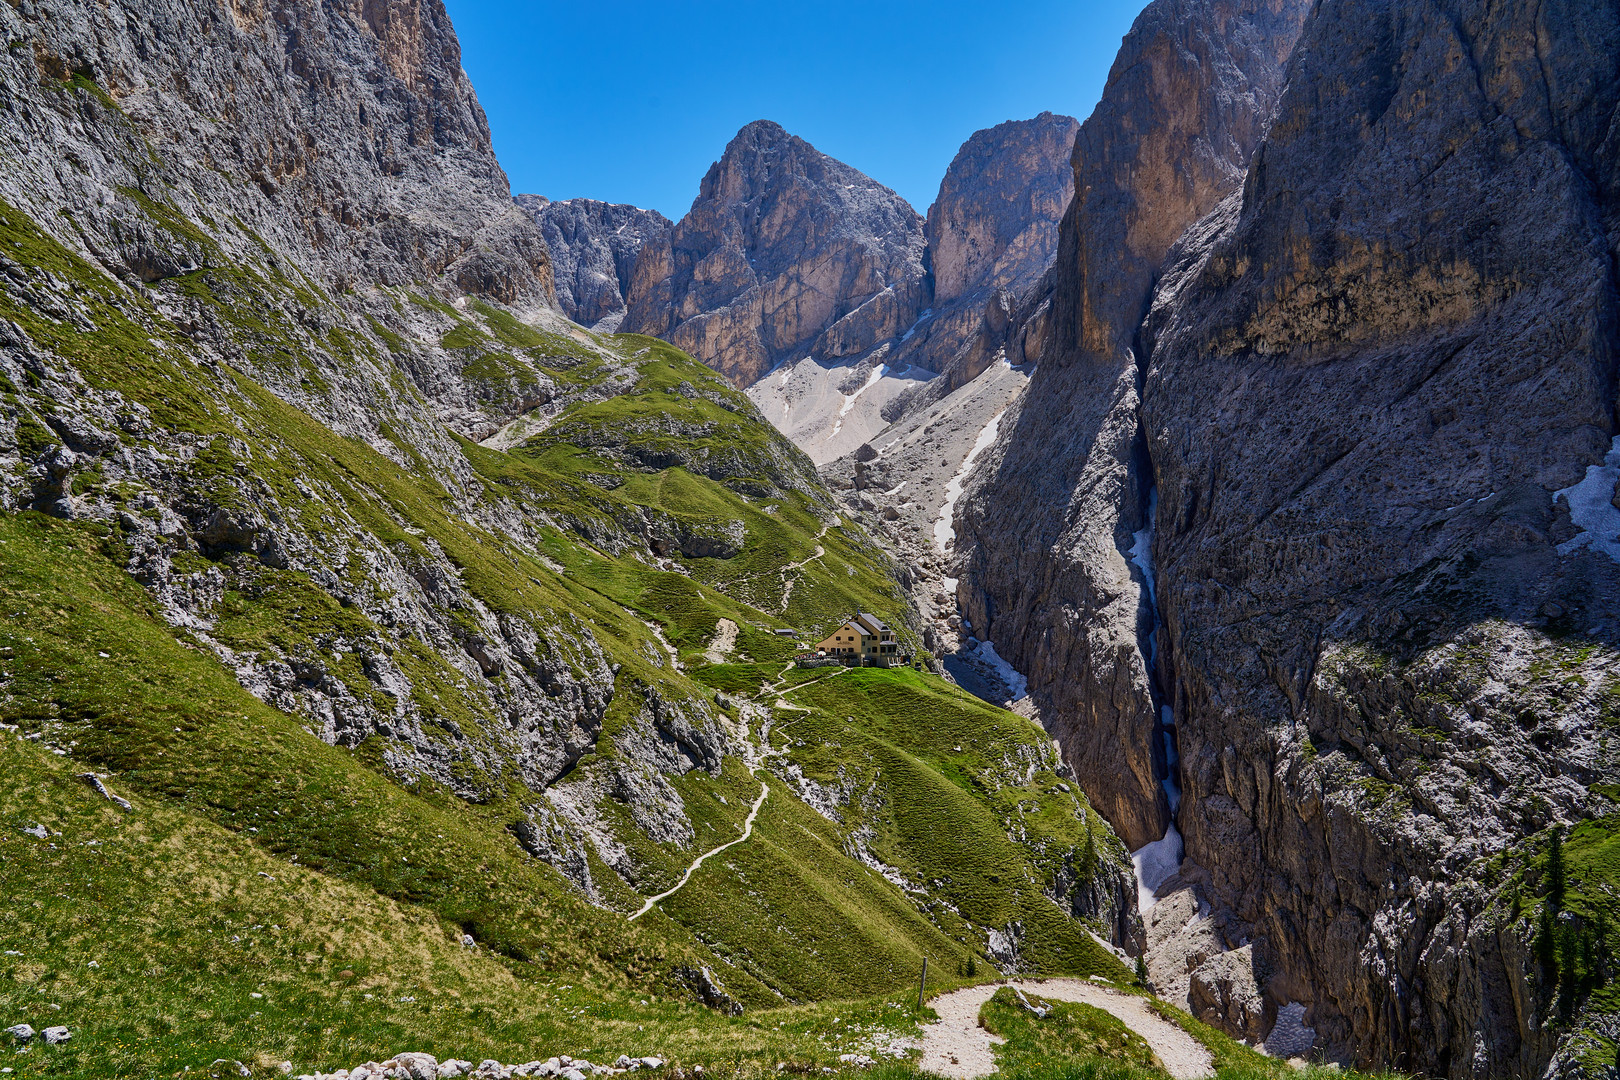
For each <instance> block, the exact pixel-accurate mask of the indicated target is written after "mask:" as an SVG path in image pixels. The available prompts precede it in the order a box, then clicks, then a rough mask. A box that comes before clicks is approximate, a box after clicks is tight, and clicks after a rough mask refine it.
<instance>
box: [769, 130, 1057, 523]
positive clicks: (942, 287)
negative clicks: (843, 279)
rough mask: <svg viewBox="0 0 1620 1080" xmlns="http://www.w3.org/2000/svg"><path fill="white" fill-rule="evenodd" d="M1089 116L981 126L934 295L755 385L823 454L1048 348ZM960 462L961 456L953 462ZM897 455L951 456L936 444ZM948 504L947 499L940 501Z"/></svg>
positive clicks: (943, 210)
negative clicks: (852, 342) (909, 312)
mask: <svg viewBox="0 0 1620 1080" xmlns="http://www.w3.org/2000/svg"><path fill="white" fill-rule="evenodd" d="M1078 128H1079V122H1078V121H1076V120H1074V119H1072V118H1070V117H1066V116H1055V115H1053V114H1052V113H1042V114H1041V115H1040V116H1037V117H1035V118H1034V119H1032V120H1015V121H1009V122H1007V123H1005V124H998V125H997V126H996V127H993V128H986V129H985V130H983V131H979V132H975V133H974V134H973V136H972V137H970V138H969V139H968V141H967V142H966V143H964V144H963V145H962V149H961V150H960V151H959V152H958V153H957V155H956V158H955V160H953V161H952V162H951V167H950V169H949V170H948V171H947V173H946V175H945V179H944V180H943V181H942V183H941V184H940V191H939V198H938V199H937V200H936V201H935V203H934V205H933V206H932V207H931V208H930V210H929V212H928V214H929V216H928V221H927V223H926V224H925V226H924V235H925V237H926V238H927V243H928V251H927V260H928V263H929V265H930V266H931V267H932V268H933V273H934V276H935V280H936V282H937V283H938V284H937V287H936V288H935V290H934V298H933V300H932V302H931V306H930V307H929V308H928V309H927V310H926V311H924V312H922V313H921V315H920V316H919V318H918V319H917V321H916V322H915V323H913V324H911V325H909V326H907V327H905V329H904V332H903V333H902V334H901V335H900V336H899V337H898V338H894V339H889V340H885V341H881V342H879V343H877V344H876V346H875V347H874V348H872V349H870V350H869V351H868V352H866V353H865V354H863V355H857V356H852V357H840V358H836V359H829V358H826V357H816V356H809V357H805V358H803V359H800V360H798V361H796V362H792V363H790V364H787V365H784V367H783V369H782V371H781V372H780V373H779V374H778V375H777V376H776V377H775V378H772V379H768V380H763V381H761V382H759V383H756V384H755V385H754V386H753V387H751V388H750V390H749V394H750V396H752V397H753V399H754V401H755V403H756V404H757V405H759V407H760V409H761V410H762V411H763V412H764V413H765V414H766V415H767V416H768V417H770V419H771V421H772V422H773V423H775V424H776V425H777V426H778V427H779V428H781V430H782V431H783V432H785V433H786V434H787V435H788V437H789V438H791V439H793V441H794V442H795V443H796V444H797V445H798V446H799V447H801V448H802V449H803V450H804V451H805V452H806V453H808V454H809V455H810V456H811V457H812V458H813V459H814V460H815V461H816V462H818V463H821V464H827V463H830V462H833V461H834V460H836V459H839V458H845V457H847V456H848V455H850V454H852V453H854V452H855V451H856V450H857V449H859V448H860V447H862V446H863V445H865V444H867V443H869V442H871V441H872V440H874V439H876V438H878V437H879V433H881V432H886V431H887V430H889V429H890V427H891V425H893V424H896V423H898V422H900V421H901V420H902V418H905V417H912V416H919V415H921V414H922V413H923V412H925V411H928V410H930V409H933V408H934V407H935V406H938V405H939V404H940V403H941V402H942V401H943V400H944V399H946V398H947V397H948V396H950V395H951V394H952V393H953V392H954V391H957V390H959V389H962V388H963V387H965V386H967V385H968V384H969V383H972V382H973V381H974V380H975V379H977V378H978V377H979V376H980V375H981V374H983V373H984V372H985V370H986V369H987V368H988V367H990V366H991V365H992V364H994V363H997V362H998V361H999V362H1001V363H1003V364H1009V365H1020V366H1021V365H1023V364H1026V363H1028V362H1030V361H1032V360H1034V359H1035V358H1036V357H1037V356H1038V354H1039V347H1040V342H1041V340H1042V336H1041V335H1042V333H1043V330H1044V327H1045V325H1046V323H1048V322H1049V321H1050V320H1049V319H1047V318H1046V312H1047V311H1048V310H1049V309H1050V303H1049V302H1047V300H1046V291H1042V290H1040V289H1036V288H1035V286H1036V285H1037V284H1038V282H1039V280H1040V279H1041V277H1042V274H1043V273H1044V272H1045V271H1046V270H1047V269H1048V268H1049V267H1050V266H1051V265H1052V259H1053V256H1054V254H1055V252H1056V250H1057V237H1058V221H1059V219H1060V218H1061V217H1062V216H1063V211H1064V208H1065V207H1066V206H1067V205H1068V203H1069V198H1070V196H1071V193H1072V191H1073V180H1072V173H1071V170H1070V167H1069V156H1070V153H1071V152H1072V150H1073V146H1074V137H1075V131H1076V130H1077V129H1078ZM1047 291H1049V290H1047ZM1026 307H1028V308H1029V309H1030V311H1029V312H1026V311H1025V308H1026ZM1037 309H1038V312H1039V314H1035V312H1036V310H1037ZM993 381H998V382H999V381H1001V380H1000V379H999V377H998V378H997V379H995V380H993ZM973 396H975V397H977V396H978V395H973ZM992 396H996V395H992ZM969 441H970V442H971V439H970V440H969ZM910 445H911V444H907V446H908V447H909V446H910ZM896 449H897V450H900V451H901V452H902V453H903V452H904V449H905V448H901V447H897V448H896ZM960 463H961V462H960V458H959V457H958V459H957V460H955V461H951V462H949V463H948V465H949V469H950V471H951V472H954V471H955V469H956V467H957V465H959V464H960ZM844 464H845V465H846V466H848V465H851V464H853V462H850V461H846V462H845V463H844ZM896 464H898V465H900V467H902V468H905V469H907V470H910V469H912V468H913V467H914V466H926V467H928V468H938V467H945V466H946V465H947V463H946V462H943V461H939V460H938V459H937V456H929V455H927V454H924V455H923V456H922V457H921V458H919V460H918V461H917V462H910V461H907V462H904V463H899V462H896ZM948 475H949V474H947V476H948ZM944 482H945V481H944V480H943V479H942V480H941V481H940V486H941V487H942V486H943V484H944ZM914 488H915V485H914ZM915 495H916V492H915V490H913V496H915ZM937 509H938V503H937V502H936V503H935V504H934V505H933V506H932V507H930V508H929V513H930V514H932V513H933V512H935V511H937Z"/></svg>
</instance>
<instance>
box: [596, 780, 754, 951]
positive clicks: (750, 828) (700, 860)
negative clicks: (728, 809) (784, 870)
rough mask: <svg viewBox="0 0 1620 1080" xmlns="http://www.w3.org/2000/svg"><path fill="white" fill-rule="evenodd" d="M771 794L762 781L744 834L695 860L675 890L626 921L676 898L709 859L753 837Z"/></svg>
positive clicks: (632, 920)
mask: <svg viewBox="0 0 1620 1080" xmlns="http://www.w3.org/2000/svg"><path fill="white" fill-rule="evenodd" d="M770 793H771V789H770V787H769V786H767V785H766V784H765V783H764V782H763V781H761V782H760V785H759V798H757V799H755V800H754V807H753V809H751V810H749V811H748V819H747V820H746V821H744V822H743V834H742V835H741V836H739V837H737V839H735V840H733V841H731V842H730V843H726V844H721V845H720V846H719V847H717V848H711V849H710V850H708V851H705V852H704V853H703V854H701V855H699V856H698V857H697V858H696V859H695V860H693V862H692V865H691V866H688V867H687V868H686V873H684V874H682V875H681V880H679V881H677V882H676V883H675V887H674V888H672V889H665V890H664V891H663V892H661V893H659V894H658V895H657V896H653V897H649V898H648V900H647V902H646V903H645V904H642V905H641V910H640V911H638V912H636V913H635V914H634V915H632V916H630V918H629V919H628V920H626V921H627V922H635V921H636V920H637V919H639V918H641V917H642V916H643V915H645V914H647V912H649V911H651V910H652V909H653V905H654V904H656V903H658V901H660V900H663V899H666V898H668V897H671V896H674V895H675V894H676V893H678V892H680V891H681V887H682V886H683V885H685V884H686V883H687V882H688V881H690V880H692V874H693V872H695V871H696V870H697V868H698V867H700V866H702V865H703V864H704V862H705V861H707V860H708V859H709V858H711V857H712V856H715V855H718V854H720V853H721V852H722V851H724V850H726V848H729V847H736V846H737V845H738V844H740V843H742V842H743V841H744V840H747V839H748V838H749V837H750V836H753V835H754V819H755V818H757V817H759V808H760V807H762V806H764V805H765V796H767V795H769V794H770Z"/></svg>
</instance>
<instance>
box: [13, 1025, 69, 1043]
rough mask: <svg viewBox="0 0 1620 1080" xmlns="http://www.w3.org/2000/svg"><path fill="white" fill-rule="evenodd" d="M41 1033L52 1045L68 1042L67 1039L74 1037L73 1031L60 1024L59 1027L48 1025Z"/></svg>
mask: <svg viewBox="0 0 1620 1080" xmlns="http://www.w3.org/2000/svg"><path fill="white" fill-rule="evenodd" d="M39 1034H40V1037H41V1038H43V1039H44V1040H45V1041H46V1042H47V1043H50V1044H51V1045H52V1046H56V1045H58V1044H60V1043H65V1042H67V1041H69V1040H70V1039H72V1038H73V1032H71V1031H69V1030H68V1029H67V1028H65V1027H60V1026H58V1027H48V1028H46V1029H45V1030H43V1031H41V1032H40V1033H39ZM18 1041H22V1040H18Z"/></svg>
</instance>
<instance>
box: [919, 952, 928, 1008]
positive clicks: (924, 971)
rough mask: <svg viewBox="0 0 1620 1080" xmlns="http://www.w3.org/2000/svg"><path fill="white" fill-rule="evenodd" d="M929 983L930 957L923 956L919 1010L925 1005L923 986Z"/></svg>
mask: <svg viewBox="0 0 1620 1080" xmlns="http://www.w3.org/2000/svg"><path fill="white" fill-rule="evenodd" d="M927 985H928V957H926V956H925V957H923V969H922V978H920V979H918V980H917V1011H918V1012H921V1011H922V1007H923V988H924V987H926V986H927Z"/></svg>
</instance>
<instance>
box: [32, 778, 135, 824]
mask: <svg viewBox="0 0 1620 1080" xmlns="http://www.w3.org/2000/svg"><path fill="white" fill-rule="evenodd" d="M79 779H80V780H83V781H84V782H85V783H86V784H88V785H90V789H91V790H92V791H94V792H95V793H96V794H97V795H100V796H101V797H102V798H103V799H106V800H107V801H108V802H110V803H112V804H113V805H114V806H116V807H118V808H119V809H120V810H134V809H135V807H133V806H131V805H130V802H129V800H128V799H126V798H123V797H122V796H120V795H114V794H113V793H112V792H111V791H110V790H108V788H107V785H106V784H105V783H104V782H103V780H102V778H101V777H99V776H97V775H96V774H95V773H81V774H80V775H79ZM41 839H43V837H42V838H41Z"/></svg>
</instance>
